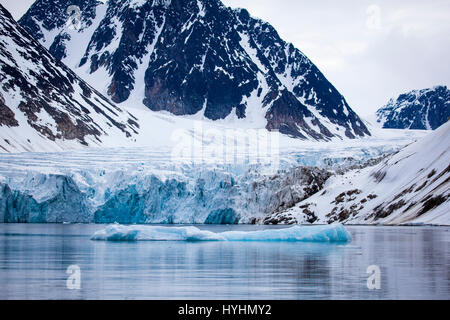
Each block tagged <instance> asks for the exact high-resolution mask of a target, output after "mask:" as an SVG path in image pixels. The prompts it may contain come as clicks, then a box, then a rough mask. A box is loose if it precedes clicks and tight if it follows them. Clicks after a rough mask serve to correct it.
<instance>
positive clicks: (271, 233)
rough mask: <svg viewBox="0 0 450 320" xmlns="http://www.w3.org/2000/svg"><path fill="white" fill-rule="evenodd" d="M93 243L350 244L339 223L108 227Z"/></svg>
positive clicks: (347, 233) (95, 235) (98, 233)
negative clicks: (234, 228)
mask: <svg viewBox="0 0 450 320" xmlns="http://www.w3.org/2000/svg"><path fill="white" fill-rule="evenodd" d="M91 239H92V240H104V241H298V242H344V243H345V242H351V240H352V237H351V235H350V233H349V232H348V231H347V230H346V229H345V227H344V226H343V225H342V224H333V225H326V226H294V227H290V228H285V229H276V230H274V229H268V230H258V231H226V232H220V233H214V232H211V231H208V230H201V229H199V228H197V227H192V226H189V227H161V226H135V225H133V226H124V225H118V224H116V225H110V226H108V227H106V228H104V229H102V230H99V231H97V232H95V234H94V235H93V236H92V237H91Z"/></svg>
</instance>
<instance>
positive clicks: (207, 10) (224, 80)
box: [19, 0, 370, 140]
mask: <svg viewBox="0 0 450 320" xmlns="http://www.w3.org/2000/svg"><path fill="white" fill-rule="evenodd" d="M71 5H76V6H78V7H79V8H80V15H79V17H80V19H79V20H78V19H76V17H74V15H73V14H74V13H73V12H75V15H76V11H71V10H69V11H68V10H67V9H68V7H69V6H71ZM68 12H69V13H71V14H72V15H71V16H70V17H69V13H68ZM69 18H70V19H69ZM73 18H75V19H73ZM68 21H75V22H76V23H75V24H74V26H75V27H71V26H70V25H69V26H68V24H67V22H68ZM19 22H20V24H21V25H22V26H23V27H24V28H25V29H26V30H27V31H29V32H30V33H31V34H33V36H34V37H35V38H36V39H37V40H38V41H39V42H41V44H43V45H44V46H45V47H46V48H48V50H49V51H50V52H51V53H52V54H53V55H54V56H55V57H56V58H58V59H60V60H61V61H63V62H64V63H65V64H67V65H68V66H69V67H71V68H73V70H74V71H75V72H76V73H77V74H78V75H80V76H81V77H82V78H84V79H85V80H86V81H88V82H89V83H90V84H91V85H93V86H95V88H96V89H98V90H99V91H100V92H101V93H103V94H105V95H109V96H110V97H111V99H112V100H113V101H114V102H116V103H119V104H122V103H123V105H124V106H125V105H126V106H131V107H133V106H134V107H142V106H145V107H147V108H149V109H151V110H154V111H168V112H170V113H172V114H175V115H184V116H186V115H189V116H191V117H195V119H209V120H215V121H217V120H220V121H222V122H226V123H228V122H231V123H233V124H234V125H236V126H239V127H251V128H267V129H268V130H279V131H280V132H281V133H284V134H288V135H291V136H293V137H297V138H301V139H312V140H331V139H332V138H334V137H338V138H357V137H364V136H368V135H370V133H369V131H368V129H367V128H366V126H365V125H364V123H363V122H362V121H361V120H360V118H359V117H358V116H357V115H356V113H355V112H354V111H353V110H352V109H351V108H350V107H349V105H348V104H347V102H346V101H345V99H344V97H343V96H342V95H341V94H340V93H339V92H338V91H337V90H336V89H335V88H334V87H333V86H332V85H331V84H330V83H329V82H328V80H327V79H326V78H325V77H324V75H323V74H322V73H321V72H320V71H319V70H318V69H317V67H316V66H315V65H314V64H313V63H312V62H311V61H310V60H309V59H308V58H307V57H306V56H305V55H304V54H303V53H302V52H300V51H299V50H298V49H296V48H295V47H294V46H293V45H292V44H289V43H286V42H284V41H283V40H282V39H281V38H280V37H279V35H278V34H277V32H276V31H275V30H274V28H273V27H272V26H271V25H269V24H268V23H266V22H264V21H261V20H259V19H256V18H253V17H251V16H250V15H249V13H248V12H247V11H246V10H244V9H231V8H228V7H226V6H224V5H223V4H222V3H221V2H220V1H219V0H148V1H146V0H120V1H119V0H109V1H107V2H106V3H103V2H100V1H96V0H70V1H68V0H52V1H49V0H37V1H36V2H35V3H34V4H33V5H32V6H31V8H30V9H29V10H28V12H27V13H26V14H25V15H24V16H23V17H22V18H21V19H20V21H19ZM193 115H195V116H193ZM142 125H143V126H145V125H146V124H145V123H143V124H142ZM147 125H149V124H147Z"/></svg>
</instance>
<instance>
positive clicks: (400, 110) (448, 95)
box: [376, 86, 450, 130]
mask: <svg viewBox="0 0 450 320" xmlns="http://www.w3.org/2000/svg"><path fill="white" fill-rule="evenodd" d="M376 116H377V122H379V123H381V124H382V126H383V128H387V129H420V130H435V129H436V128H438V127H440V126H441V125H442V124H444V123H445V122H447V120H448V119H449V118H450V90H448V89H447V87H446V86H436V87H434V88H431V89H422V90H413V91H411V92H408V93H404V94H401V95H400V96H399V97H398V98H397V99H395V100H394V99H391V100H389V102H388V103H387V104H386V105H385V106H384V107H383V108H381V109H379V110H378V111H377V112H376Z"/></svg>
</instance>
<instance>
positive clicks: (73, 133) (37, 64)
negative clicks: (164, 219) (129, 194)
mask: <svg viewBox="0 0 450 320" xmlns="http://www.w3.org/2000/svg"><path fill="white" fill-rule="evenodd" d="M0 70H1V73H0V138H1V140H0V148H1V149H2V151H3V152H5V151H6V152H15V151H24V150H27V151H36V150H39V151H42V150H60V149H64V146H70V147H74V146H77V145H78V146H82V145H84V146H87V145H90V146H91V145H93V146H100V145H103V142H104V141H105V140H109V141H131V140H132V139H133V138H134V136H135V135H137V133H138V130H139V125H138V122H137V119H136V118H135V117H134V116H133V115H131V114H130V113H128V112H127V111H124V110H122V109H121V108H119V107H117V106H115V105H113V104H112V103H110V102H109V101H108V100H107V99H106V98H105V97H104V96H102V95H101V94H100V93H98V92H97V91H96V90H94V89H93V88H92V87H90V86H89V85H88V84H86V83H85V82H84V81H83V80H81V79H80V78H79V77H78V76H77V75H75V73H73V72H72V71H71V70H70V69H69V68H67V67H66V66H65V65H64V64H63V63H61V62H60V61H58V60H56V59H55V58H54V57H53V56H52V55H51V54H50V53H49V52H48V51H47V50H46V49H45V48H44V47H43V46H41V45H40V44H39V43H38V42H37V41H36V40H34V39H33V38H32V37H31V36H30V35H29V34H28V33H27V32H26V31H25V30H24V29H23V28H22V27H20V26H19V25H18V24H17V23H16V22H15V21H14V19H13V18H12V16H11V15H10V14H9V12H8V11H7V10H6V9H5V8H4V7H3V6H1V5H0Z"/></svg>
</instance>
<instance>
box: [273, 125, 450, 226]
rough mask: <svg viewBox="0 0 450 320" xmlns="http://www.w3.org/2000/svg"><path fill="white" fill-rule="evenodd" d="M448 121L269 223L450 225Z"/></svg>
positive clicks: (335, 181)
mask: <svg viewBox="0 0 450 320" xmlns="http://www.w3.org/2000/svg"><path fill="white" fill-rule="evenodd" d="M449 141H450V122H447V123H446V124H444V125H443V126H441V127H440V128H438V129H437V130H436V131H434V132H431V133H429V134H428V135H427V136H425V137H424V138H422V139H421V140H419V141H417V142H415V143H412V144H411V145H409V146H407V147H405V148H404V149H402V150H401V151H400V152H398V153H396V154H394V155H393V156H391V157H389V158H388V159H386V160H385V161H383V162H381V163H380V164H378V165H376V166H375V167H367V168H365V169H357V170H351V171H349V172H347V173H345V174H343V175H336V176H334V177H331V178H330V179H329V180H328V181H327V183H326V184H325V187H324V189H323V190H321V191H319V192H318V193H316V194H315V195H313V196H312V197H310V198H308V199H306V200H304V201H301V202H299V203H298V204H296V205H295V206H294V207H293V208H291V209H289V210H285V211H283V212H279V213H275V214H273V215H271V216H269V217H267V218H266V222H267V223H273V222H281V223H283V222H284V223H296V222H300V223H301V222H304V221H308V220H314V221H315V222H317V223H332V222H335V221H340V222H345V223H354V224H375V223H381V224H405V223H418V224H420V223H425V224H445V225H450V211H449V210H448V208H449V199H450V162H449V159H450V154H449V152H450V148H449Z"/></svg>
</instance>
